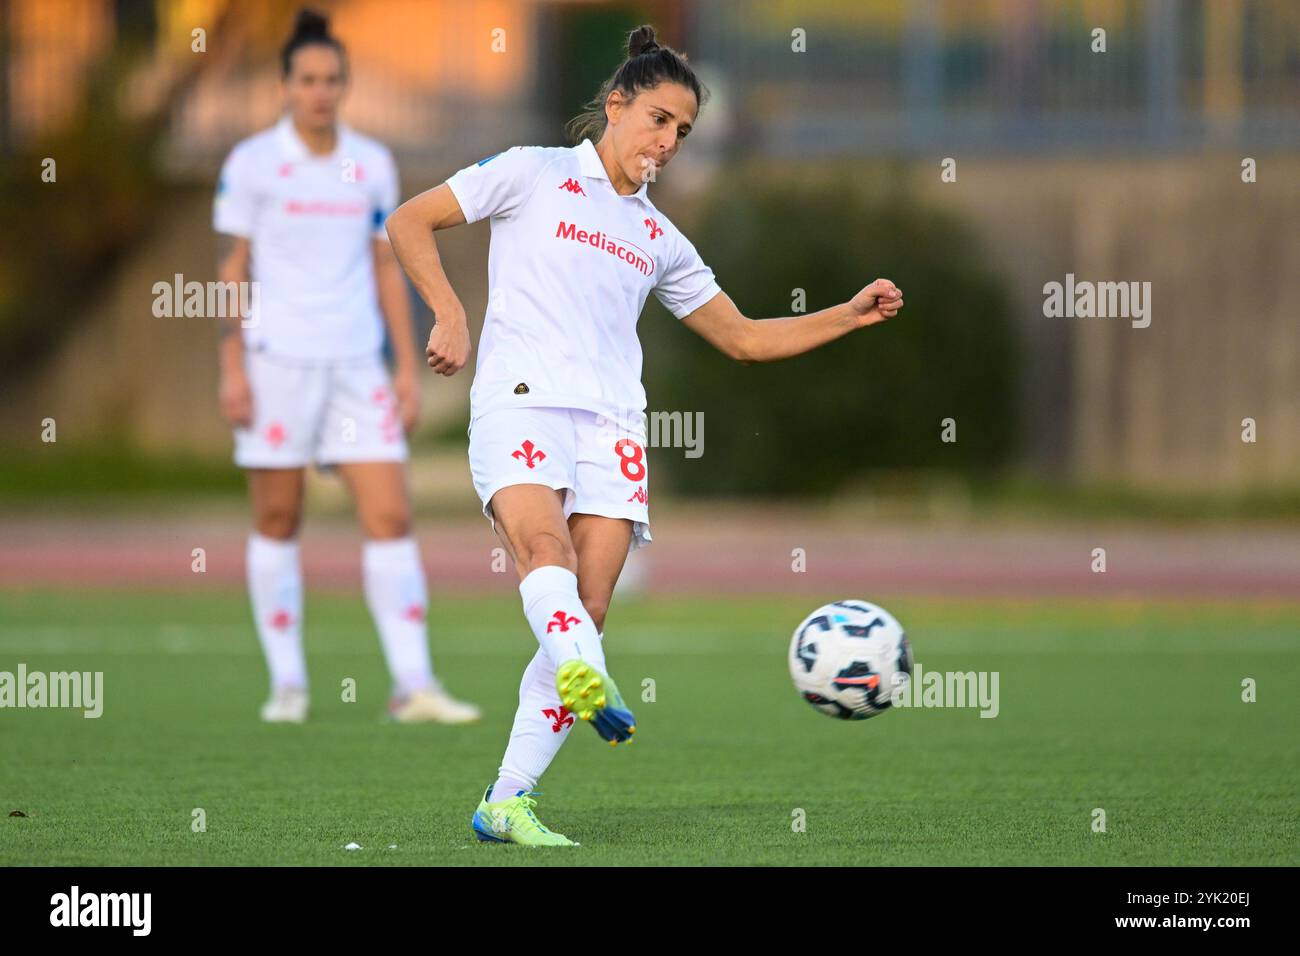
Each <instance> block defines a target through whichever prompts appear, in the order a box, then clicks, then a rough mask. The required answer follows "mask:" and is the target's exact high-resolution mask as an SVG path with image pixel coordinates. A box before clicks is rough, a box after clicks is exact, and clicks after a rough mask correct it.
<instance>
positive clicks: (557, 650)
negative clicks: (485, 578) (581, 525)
mask: <svg viewBox="0 0 1300 956" xmlns="http://www.w3.org/2000/svg"><path fill="white" fill-rule="evenodd" d="M519 596H520V597H521V598H523V601H524V616H525V617H527V618H528V626H529V627H531V628H532V629H533V635H534V636H535V637H536V638H537V643H538V644H539V645H541V648H542V652H543V653H544V654H545V655H546V656H547V658H548V659H549V660H550V663H551V670H552V671H554V670H555V668H557V667H559V666H560V665H561V664H563V663H564V662H565V661H571V660H573V659H574V658H575V657H578V658H581V659H582V660H584V661H587V662H588V663H590V664H593V665H594V666H596V667H597V668H599V669H600V670H602V671H603V670H604V669H605V654H604V651H603V650H602V649H601V643H600V639H599V635H597V633H596V629H595V628H594V627H593V626H592V624H591V617H590V615H588V614H587V609H586V608H585V607H583V606H582V601H581V600H580V599H579V598H578V577H577V575H575V574H574V573H573V572H572V571H570V570H569V569H568V568H562V567H559V566H558V565H546V566H545V567H540V568H535V569H533V570H532V571H531V572H530V573H529V574H528V576H527V577H525V578H524V579H523V580H522V581H521V582H519Z"/></svg>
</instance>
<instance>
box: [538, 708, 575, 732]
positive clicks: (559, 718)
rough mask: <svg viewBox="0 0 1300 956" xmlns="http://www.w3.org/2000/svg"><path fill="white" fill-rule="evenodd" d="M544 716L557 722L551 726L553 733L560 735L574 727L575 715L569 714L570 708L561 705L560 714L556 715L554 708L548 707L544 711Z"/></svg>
mask: <svg viewBox="0 0 1300 956" xmlns="http://www.w3.org/2000/svg"><path fill="white" fill-rule="evenodd" d="M542 716H543V717H549V718H550V719H551V720H553V721H555V723H553V724H551V733H555V734H558V733H559V732H560V731H561V730H563V729H564V728H565V727H572V726H573V715H572V714H571V713H569V708H567V707H565V706H564V705H563V704H561V705H560V710H559V713H556V710H555V708H554V707H547V708H546V709H545V710H543V711H542Z"/></svg>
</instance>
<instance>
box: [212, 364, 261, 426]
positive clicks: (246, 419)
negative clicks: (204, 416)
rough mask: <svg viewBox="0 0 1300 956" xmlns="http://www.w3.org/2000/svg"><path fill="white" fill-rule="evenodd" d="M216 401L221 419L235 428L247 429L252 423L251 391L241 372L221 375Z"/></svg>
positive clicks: (246, 377)
mask: <svg viewBox="0 0 1300 956" xmlns="http://www.w3.org/2000/svg"><path fill="white" fill-rule="evenodd" d="M217 401H218V404H220V406H221V417H222V418H224V419H225V420H226V421H227V422H229V423H230V424H231V425H233V426H234V427H235V428H247V427H248V426H249V425H251V424H252V423H253V389H252V388H251V387H250V386H249V384H248V376H247V375H245V374H244V373H243V372H242V371H240V372H222V373H221V385H220V388H219V390H218V393H217Z"/></svg>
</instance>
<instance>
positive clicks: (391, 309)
mask: <svg viewBox="0 0 1300 956" xmlns="http://www.w3.org/2000/svg"><path fill="white" fill-rule="evenodd" d="M371 243H372V245H373V247H374V254H375V286H376V288H377V290H378V295H379V311H380V312H381V313H383V316H384V325H385V326H387V327H388V339H389V341H390V342H392V343H393V359H394V363H395V367H394V369H393V391H394V392H395V393H396V394H397V409H398V412H399V413H400V414H401V416H402V427H404V428H405V429H406V430H407V431H408V432H409V431H410V430H411V429H412V428H413V427H415V422H416V419H417V418H418V417H419V414H420V362H419V359H418V358H417V356H416V354H415V327H414V325H413V324H412V322H413V320H412V318H411V300H410V297H409V296H408V295H407V293H406V278H405V277H404V276H403V275H402V267H401V265H400V264H399V263H398V261H397V256H396V255H394V254H393V247H392V246H391V245H390V244H389V242H388V240H387V239H378V238H376V239H371Z"/></svg>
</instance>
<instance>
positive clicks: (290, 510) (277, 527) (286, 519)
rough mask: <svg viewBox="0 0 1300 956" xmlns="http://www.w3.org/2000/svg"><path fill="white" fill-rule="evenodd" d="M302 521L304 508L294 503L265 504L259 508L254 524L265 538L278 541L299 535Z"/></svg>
mask: <svg viewBox="0 0 1300 956" xmlns="http://www.w3.org/2000/svg"><path fill="white" fill-rule="evenodd" d="M301 523H302V509H301V508H296V507H294V506H292V505H288V504H284V505H278V504H277V505H263V506H262V507H260V508H258V509H257V514H256V515H255V516H254V518H253V526H254V527H255V528H256V529H257V533H258V534H260V535H261V536H262V537H264V538H273V539H275V540H276V541H288V540H289V539H290V538H296V537H297V536H298V527H299V525H300V524H301Z"/></svg>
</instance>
